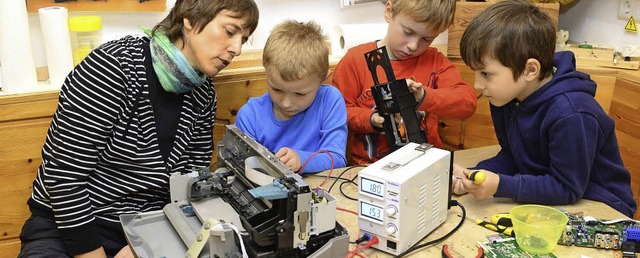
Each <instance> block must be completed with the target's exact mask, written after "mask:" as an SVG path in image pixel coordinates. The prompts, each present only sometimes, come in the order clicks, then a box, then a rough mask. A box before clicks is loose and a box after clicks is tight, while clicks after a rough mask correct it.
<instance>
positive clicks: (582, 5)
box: [558, 0, 640, 56]
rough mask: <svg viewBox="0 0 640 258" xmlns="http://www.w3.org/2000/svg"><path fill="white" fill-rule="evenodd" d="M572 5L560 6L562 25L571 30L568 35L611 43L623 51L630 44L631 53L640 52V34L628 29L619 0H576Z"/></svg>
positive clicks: (594, 42) (638, 21)
mask: <svg viewBox="0 0 640 258" xmlns="http://www.w3.org/2000/svg"><path fill="white" fill-rule="evenodd" d="M576 1H577V3H575V5H573V6H571V7H570V8H564V7H563V8H561V9H562V12H561V14H560V18H559V21H558V24H559V29H563V30H568V31H569V39H570V40H572V41H576V42H579V43H583V42H585V41H586V42H587V43H588V44H590V45H594V46H604V47H612V48H616V49H617V50H619V51H621V52H623V54H627V53H624V52H625V50H627V48H631V50H632V51H631V53H630V56H640V35H639V34H638V33H637V32H627V31H625V29H624V27H625V25H627V22H628V20H626V19H619V18H618V1H617V0H604V1H603V0H576ZM638 16H640V13H638V14H636V15H634V19H635V21H636V27H637V26H639V25H640V17H638Z"/></svg>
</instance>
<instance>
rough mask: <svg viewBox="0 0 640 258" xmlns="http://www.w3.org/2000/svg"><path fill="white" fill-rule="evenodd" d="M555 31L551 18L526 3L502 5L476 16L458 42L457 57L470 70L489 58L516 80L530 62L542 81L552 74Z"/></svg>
mask: <svg viewBox="0 0 640 258" xmlns="http://www.w3.org/2000/svg"><path fill="white" fill-rule="evenodd" d="M555 44H556V28H555V24H554V23H553V21H552V20H551V18H550V17H549V16H548V15H547V14H546V13H544V12H543V11H542V10H541V9H540V8H538V7H537V6H535V5H534V4H532V3H531V2H528V1H522V0H521V1H516V0H510V1H501V2H498V3H496V4H494V5H491V6H489V7H488V8H487V9H485V10H484V11H482V12H481V13H480V14H479V15H478V16H476V17H475V18H474V19H473V20H472V21H471V23H469V26H467V28H466V29H465V31H464V33H463V34H462V39H461V40H460V55H461V56H462V60H464V62H465V64H467V65H468V66H469V67H471V69H474V70H478V69H482V68H483V67H484V64H483V63H482V60H483V58H485V57H490V58H492V59H495V60H498V61H499V62H500V63H501V64H502V65H504V66H506V67H509V68H510V69H511V71H512V73H513V78H514V80H516V79H517V78H518V77H520V75H522V73H523V72H524V70H525V65H526V63H527V60H528V59H529V58H534V59H536V60H538V62H540V66H541V67H540V76H539V77H538V79H540V80H542V79H544V78H546V77H547V76H549V75H551V74H552V73H553V55H554V52H555Z"/></svg>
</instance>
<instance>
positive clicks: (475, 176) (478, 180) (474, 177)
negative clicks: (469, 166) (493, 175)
mask: <svg viewBox="0 0 640 258" xmlns="http://www.w3.org/2000/svg"><path fill="white" fill-rule="evenodd" d="M485 179H487V174H485V173H484V172H482V171H480V170H476V171H473V172H471V174H469V180H471V181H473V183H474V184H476V185H479V184H482V183H484V180H485Z"/></svg>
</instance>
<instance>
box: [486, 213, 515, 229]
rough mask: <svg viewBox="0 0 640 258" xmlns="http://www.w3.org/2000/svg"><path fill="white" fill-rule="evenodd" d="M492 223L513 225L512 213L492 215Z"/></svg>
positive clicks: (506, 225)
mask: <svg viewBox="0 0 640 258" xmlns="http://www.w3.org/2000/svg"><path fill="white" fill-rule="evenodd" d="M491 223H493V224H496V225H500V226H505V227H513V223H512V222H511V214H509V213H496V214H493V215H491Z"/></svg>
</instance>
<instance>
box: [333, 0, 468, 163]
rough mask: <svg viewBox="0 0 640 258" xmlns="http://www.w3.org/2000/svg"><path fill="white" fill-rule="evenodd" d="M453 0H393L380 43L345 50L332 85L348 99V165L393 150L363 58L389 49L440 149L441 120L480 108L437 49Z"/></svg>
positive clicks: (463, 116)
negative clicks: (439, 130)
mask: <svg viewBox="0 0 640 258" xmlns="http://www.w3.org/2000/svg"><path fill="white" fill-rule="evenodd" d="M454 11H455V0H437V1H415V0H389V1H387V3H386V5H385V8H384V18H385V20H386V21H387V22H388V23H389V26H388V29H387V35H386V36H385V37H384V38H383V39H382V40H377V41H374V42H368V43H364V44H362V45H359V46H356V47H353V48H351V49H349V51H347V53H346V54H345V56H344V57H343V58H342V59H341V60H340V62H339V63H338V65H337V66H336V68H335V71H334V74H333V85H334V86H336V87H337V88H338V89H339V90H340V91H341V92H342V95H343V96H344V100H345V103H346V105H347V125H348V128H349V131H350V133H352V134H353V136H354V137H353V138H351V158H350V160H349V164H350V165H357V164H368V163H372V162H375V161H377V160H379V159H380V158H382V157H384V156H386V155H387V154H389V153H390V152H391V151H392V149H391V147H390V146H389V144H388V143H387V140H386V138H385V136H384V135H383V134H382V133H383V129H382V124H383V122H384V118H383V117H381V116H379V115H378V113H377V112H376V107H375V101H374V98H373V94H372V92H371V86H374V85H375V84H374V82H373V78H372V76H371V73H370V71H369V69H368V66H367V63H366V60H365V57H364V54H365V53H367V52H370V51H372V50H374V49H377V48H380V47H383V46H384V47H385V48H386V50H387V53H389V58H390V59H391V66H392V68H393V72H394V74H395V77H396V78H398V79H402V78H410V79H407V85H408V87H409V90H410V91H411V92H413V93H414V96H415V97H416V101H417V102H418V106H417V110H418V113H419V118H421V121H420V125H421V129H422V130H425V132H426V134H427V140H428V142H429V143H431V144H433V145H435V146H436V147H442V141H441V140H440V137H439V136H438V116H447V117H455V118H460V119H466V118H469V117H471V116H472V115H473V114H474V112H475V110H476V105H477V102H476V95H475V92H474V90H473V89H472V88H471V87H470V86H469V85H468V84H467V83H465V82H464V81H462V79H461V78H460V72H459V71H458V69H457V67H456V66H455V65H453V64H452V63H451V62H450V61H449V60H448V59H447V58H446V57H445V56H444V55H442V53H440V52H438V50H437V49H436V48H431V47H430V45H431V43H432V42H433V40H434V39H435V38H436V37H437V36H438V35H439V34H440V33H442V32H443V31H444V30H446V29H447V28H448V27H449V25H450V24H451V23H452V21H453V14H454Z"/></svg>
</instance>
